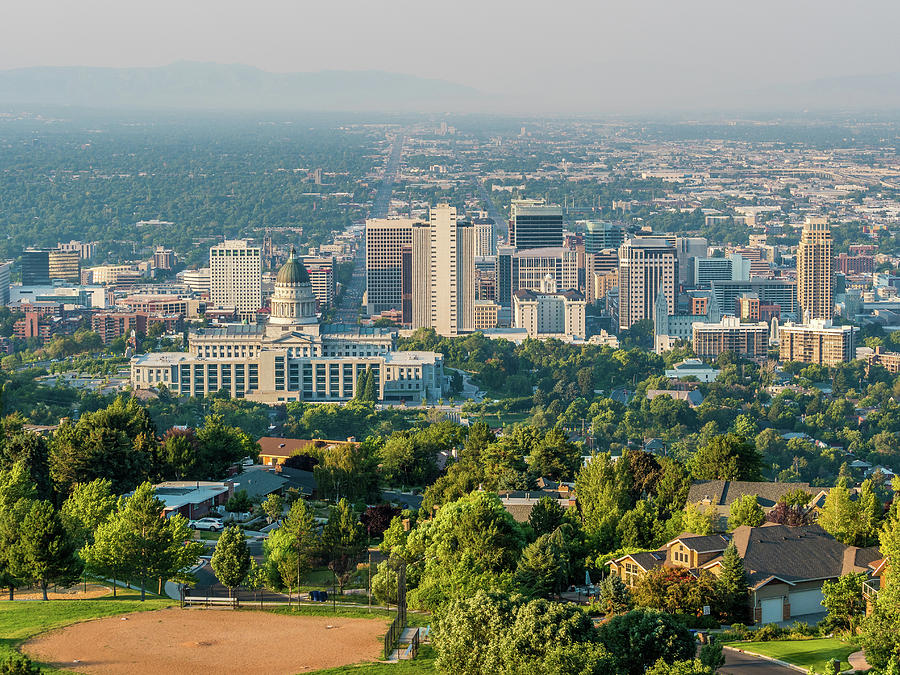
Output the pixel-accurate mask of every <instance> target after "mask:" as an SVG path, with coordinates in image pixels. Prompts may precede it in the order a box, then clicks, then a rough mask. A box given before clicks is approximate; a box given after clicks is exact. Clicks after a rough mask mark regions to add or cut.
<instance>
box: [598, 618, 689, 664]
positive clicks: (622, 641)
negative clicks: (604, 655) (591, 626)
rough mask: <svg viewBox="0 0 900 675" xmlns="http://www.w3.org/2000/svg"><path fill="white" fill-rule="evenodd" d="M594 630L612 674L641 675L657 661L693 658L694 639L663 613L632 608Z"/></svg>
mask: <svg viewBox="0 0 900 675" xmlns="http://www.w3.org/2000/svg"><path fill="white" fill-rule="evenodd" d="M597 630H598V633H599V637H600V642H602V643H603V645H604V646H605V647H606V649H607V650H608V651H609V652H610V653H611V654H612V656H613V658H614V659H615V663H616V670H615V672H616V673H629V674H630V675H641V674H642V673H643V672H644V671H645V669H646V668H648V667H649V666H651V665H652V664H655V663H656V662H657V661H658V660H660V659H662V660H663V661H665V662H666V663H672V662H673V661H683V660H687V659H692V658H694V650H695V643H694V637H693V636H692V635H691V633H690V631H689V630H688V629H687V628H685V627H684V625H682V624H681V623H680V622H678V620H676V619H675V617H673V616H671V615H669V614H666V613H664V612H660V611H656V610H649V609H635V610H632V611H630V612H628V613H627V614H620V615H618V616H614V617H612V618H611V619H610V620H609V621H606V622H604V623H603V624H601V625H600V627H599V628H598V629H597Z"/></svg>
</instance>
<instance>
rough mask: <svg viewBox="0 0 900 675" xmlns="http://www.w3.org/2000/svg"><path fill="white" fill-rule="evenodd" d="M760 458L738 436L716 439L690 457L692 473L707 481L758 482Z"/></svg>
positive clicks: (760, 474)
mask: <svg viewBox="0 0 900 675" xmlns="http://www.w3.org/2000/svg"><path fill="white" fill-rule="evenodd" d="M761 470H762V456H761V455H760V454H759V452H757V450H756V448H755V447H754V446H753V445H752V444H751V443H749V442H748V441H747V440H746V439H744V438H743V437H741V436H738V435H737V434H725V435H722V436H715V437H713V439H712V440H711V441H710V442H709V443H707V444H706V445H703V446H701V447H700V449H699V450H697V452H696V453H694V456H693V457H692V458H691V474H692V475H693V476H694V478H698V479H707V480H760V479H761V478H762V473H761Z"/></svg>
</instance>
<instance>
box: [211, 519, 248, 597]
mask: <svg viewBox="0 0 900 675" xmlns="http://www.w3.org/2000/svg"><path fill="white" fill-rule="evenodd" d="M250 561H251V557H250V549H249V547H248V546H247V539H246V538H245V537H244V531H243V530H242V529H241V528H239V527H238V526H237V525H232V526H231V527H226V528H225V530H224V531H223V532H222V535H221V536H220V537H219V541H217V542H216V550H215V551H214V552H213V555H212V559H211V560H210V565H212V568H213V572H215V573H216V578H217V579H218V580H219V581H220V582H221V583H222V585H223V586H225V587H227V588H228V597H229V598H230V597H231V596H232V592H233V590H234V588H235V587H236V586H240V585H241V584H242V583H243V582H244V579H246V578H247V573H248V572H249V571H250Z"/></svg>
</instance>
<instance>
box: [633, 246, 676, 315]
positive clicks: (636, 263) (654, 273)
mask: <svg viewBox="0 0 900 675" xmlns="http://www.w3.org/2000/svg"><path fill="white" fill-rule="evenodd" d="M677 281H678V258H677V256H676V255H675V247H674V246H671V245H669V244H668V243H667V242H666V241H665V240H664V239H659V238H655V237H638V238H636V239H630V240H628V241H626V242H625V243H624V244H622V246H621V247H620V248H619V329H620V330H625V329H627V328H631V326H632V324H635V323H637V322H638V321H642V320H644V319H652V318H653V311H654V305H655V303H656V297H657V295H658V294H659V293H660V292H662V293H663V294H664V295H665V298H666V306H667V307H666V308H667V310H668V312H669V314H675V304H676V297H677V294H676V286H677Z"/></svg>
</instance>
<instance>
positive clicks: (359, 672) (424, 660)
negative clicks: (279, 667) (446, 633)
mask: <svg viewBox="0 0 900 675" xmlns="http://www.w3.org/2000/svg"><path fill="white" fill-rule="evenodd" d="M436 657H437V654H435V652H434V650H433V649H432V648H431V647H430V646H429V645H422V647H420V648H419V655H418V656H417V657H416V658H415V659H414V660H412V661H401V662H400V663H361V664H359V665H356V666H341V667H340V668H328V669H326V670H315V671H312V673H310V675H346V674H348V673H352V674H353V675H413V674H414V673H415V674H416V675H418V673H436V672H437V670H435V667H434V661H435V658H436Z"/></svg>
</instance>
